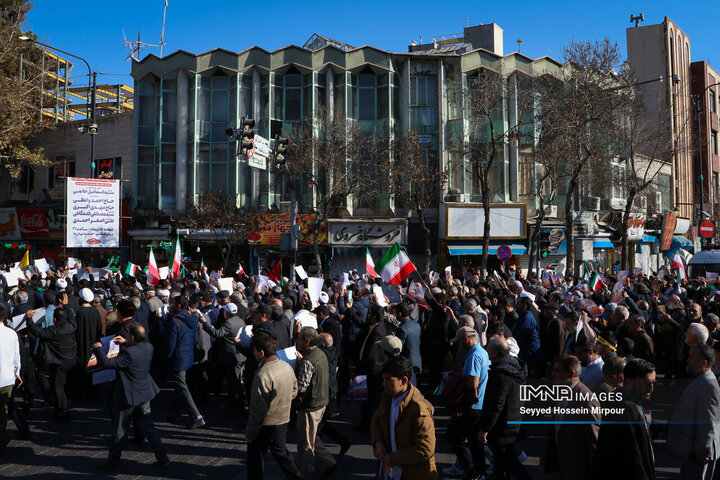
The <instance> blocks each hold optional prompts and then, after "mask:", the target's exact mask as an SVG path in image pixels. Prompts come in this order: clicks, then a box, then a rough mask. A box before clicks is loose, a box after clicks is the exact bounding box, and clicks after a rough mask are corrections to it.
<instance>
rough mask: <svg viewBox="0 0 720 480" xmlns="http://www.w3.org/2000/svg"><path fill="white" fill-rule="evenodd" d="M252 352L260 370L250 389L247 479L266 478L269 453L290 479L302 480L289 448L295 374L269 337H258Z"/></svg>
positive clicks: (273, 340)
mask: <svg viewBox="0 0 720 480" xmlns="http://www.w3.org/2000/svg"><path fill="white" fill-rule="evenodd" d="M250 348H251V350H252V354H253V358H254V360H255V362H256V363H258V364H259V365H260V368H259V369H258V370H257V375H255V378H254V379H253V382H252V387H251V388H250V411H249V414H248V423H247V429H246V431H245V438H246V440H247V442H248V467H247V478H248V480H262V479H263V478H264V472H265V467H264V461H265V455H266V454H267V452H268V450H270V453H272V455H273V458H275V461H276V462H277V463H278V465H279V466H280V468H281V469H282V471H283V472H284V473H285V476H287V478H289V479H290V480H295V479H300V478H303V475H302V473H301V472H300V469H299V468H298V467H297V465H296V464H295V461H294V460H293V458H292V456H291V455H290V452H288V449H287V445H286V441H287V430H288V424H289V423H290V408H291V406H292V401H293V398H295V397H296V396H297V393H298V383H297V379H296V378H295V373H294V372H293V370H292V367H290V365H289V364H288V363H286V362H283V361H282V360H280V359H279V358H278V356H277V352H276V350H275V339H274V338H272V337H271V336H270V335H268V334H266V333H258V334H255V335H254V336H253V338H252V342H251V345H250Z"/></svg>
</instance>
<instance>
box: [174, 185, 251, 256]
mask: <svg viewBox="0 0 720 480" xmlns="http://www.w3.org/2000/svg"><path fill="white" fill-rule="evenodd" d="M235 200H236V199H235V198H234V197H233V196H228V197H224V196H220V195H216V194H215V193H213V192H208V193H201V194H200V195H198V197H197V200H196V201H195V202H194V203H193V204H191V205H190V206H189V207H188V208H187V209H186V211H185V213H184V214H183V215H182V216H181V217H180V218H178V220H177V222H178V225H179V226H181V227H184V228H191V229H195V230H196V231H199V232H198V233H207V234H210V235H211V236H213V237H214V239H215V240H216V241H217V242H218V243H219V244H221V245H223V246H224V247H225V248H224V250H221V253H222V258H223V265H224V267H225V268H226V269H227V268H228V267H229V265H230V259H232V258H236V257H235V249H236V248H237V247H238V246H239V245H241V244H242V243H243V242H246V241H247V239H248V235H249V234H250V233H251V232H254V231H257V228H258V226H259V224H260V218H261V217H260V215H258V214H257V213H256V212H254V211H252V210H247V209H243V208H239V207H237V203H236V201H235Z"/></svg>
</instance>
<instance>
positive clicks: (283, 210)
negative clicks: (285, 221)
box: [279, 202, 290, 215]
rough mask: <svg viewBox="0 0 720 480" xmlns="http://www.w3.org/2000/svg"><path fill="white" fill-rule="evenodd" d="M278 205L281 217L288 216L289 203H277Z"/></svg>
mask: <svg viewBox="0 0 720 480" xmlns="http://www.w3.org/2000/svg"><path fill="white" fill-rule="evenodd" d="M279 203H280V213H281V214H282V215H290V202H279Z"/></svg>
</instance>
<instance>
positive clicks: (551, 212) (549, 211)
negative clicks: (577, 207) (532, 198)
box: [545, 205, 558, 218]
mask: <svg viewBox="0 0 720 480" xmlns="http://www.w3.org/2000/svg"><path fill="white" fill-rule="evenodd" d="M557 212H558V207H557V205H548V206H547V207H545V218H557Z"/></svg>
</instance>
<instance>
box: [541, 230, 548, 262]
mask: <svg viewBox="0 0 720 480" xmlns="http://www.w3.org/2000/svg"><path fill="white" fill-rule="evenodd" d="M549 254H550V232H549V231H547V230H540V257H542V258H546V257H547V256H548V255H549Z"/></svg>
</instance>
